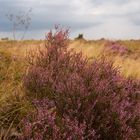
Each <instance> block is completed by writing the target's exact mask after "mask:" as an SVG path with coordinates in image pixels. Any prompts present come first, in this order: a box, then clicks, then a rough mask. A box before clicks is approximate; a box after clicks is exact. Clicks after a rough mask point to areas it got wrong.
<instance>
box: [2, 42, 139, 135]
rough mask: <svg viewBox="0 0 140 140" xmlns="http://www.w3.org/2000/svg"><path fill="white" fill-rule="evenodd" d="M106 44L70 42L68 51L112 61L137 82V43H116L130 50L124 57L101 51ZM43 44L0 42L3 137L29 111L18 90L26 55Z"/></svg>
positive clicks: (22, 91)
mask: <svg viewBox="0 0 140 140" xmlns="http://www.w3.org/2000/svg"><path fill="white" fill-rule="evenodd" d="M108 42H111V41H108V40H97V41H94V40H93V41H86V40H75V41H71V43H70V48H74V49H75V50H76V51H82V52H83V53H84V54H85V55H86V56H88V57H90V58H94V57H98V56H101V55H104V56H105V57H106V58H108V59H112V60H113V62H114V66H119V67H120V72H121V74H122V75H124V76H126V77H134V78H136V79H140V41H136V40H131V41H117V42H118V43H120V44H123V45H124V46H125V47H127V48H128V49H129V50H130V52H131V53H129V54H126V55H120V54H112V53H110V52H108V51H105V49H104V48H105V45H106V44H107V43H108ZM44 44H45V43H44V41H22V42H21V41H20V42H12V41H8V42H4V41H1V42H0V128H2V126H3V124H4V125H6V124H7V125H8V128H9V129H8V130H7V131H6V135H8V133H10V132H11V131H12V130H11V128H14V122H15V121H18V119H19V120H20V118H21V116H23V115H24V114H26V111H28V110H29V109H30V107H31V106H30V103H29V102H28V101H27V100H26V99H25V98H24V89H23V87H22V78H23V75H24V72H25V71H26V68H27V63H26V54H27V53H30V52H31V51H33V50H36V49H37V48H39V47H43V46H44ZM17 112H19V113H17ZM14 114H18V116H17V115H14ZM9 122H10V123H9ZM9 124H10V125H9ZM1 133H4V130H3V132H2V131H1V132H0V135H2V134H1Z"/></svg>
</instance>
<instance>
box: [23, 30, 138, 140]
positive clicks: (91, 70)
mask: <svg viewBox="0 0 140 140" xmlns="http://www.w3.org/2000/svg"><path fill="white" fill-rule="evenodd" d="M46 38H47V41H46V48H45V49H42V50H39V51H38V52H37V53H36V55H32V54H30V55H29V56H28V60H29V67H28V71H27V73H26V74H25V77H24V81H23V82H24V87H25V89H26V91H27V92H28V95H29V96H30V97H33V98H36V100H37V101H39V102H40V101H41V102H40V105H43V106H39V108H37V110H36V112H35V114H34V115H33V116H32V117H31V118H30V119H28V117H27V118H26V119H25V122H24V123H23V139H26V138H27V136H28V138H29V139H31V138H32V139H38V140H43V138H46V139H55V136H56V135H57V136H58V137H57V139H58V140H59V139H70V140H73V139H78V140H81V139H83V140H88V139H93V140H94V139H95V140H96V139H97V140H110V139H111V140H118V139H119V140H133V139H136V138H138V137H139V135H138V128H139V117H140V112H139V100H138V91H140V82H139V81H135V80H132V79H125V78H124V77H122V76H121V75H120V73H119V70H118V69H117V68H115V67H114V66H113V62H111V61H110V60H106V59H105V58H103V57H101V58H98V59H94V60H93V61H92V62H91V61H89V60H88V58H86V57H84V56H83V55H82V53H76V52H75V51H74V50H71V49H69V48H68V42H69V41H68V30H66V31H65V30H62V29H59V28H58V27H57V28H56V32H55V33H53V32H52V31H50V32H49V33H48V34H47V37H46ZM46 98H47V103H45V102H44V99H46ZM31 99H32V98H31ZM48 101H49V103H50V102H51V103H52V104H53V111H52V109H50V108H49V106H48ZM44 106H45V108H44ZM35 108H36V103H35ZM49 119H51V120H49ZM29 120H31V121H29ZM25 124H26V125H25ZM36 128H37V129H36ZM66 128H68V129H66ZM48 131H49V132H48ZM26 134H27V135H26Z"/></svg>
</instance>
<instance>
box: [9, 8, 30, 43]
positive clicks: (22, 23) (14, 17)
mask: <svg viewBox="0 0 140 140" xmlns="http://www.w3.org/2000/svg"><path fill="white" fill-rule="evenodd" d="M31 12H32V9H29V10H28V11H27V13H25V12H18V14H7V15H6V17H7V19H8V20H9V21H10V22H11V24H12V33H13V40H14V41H15V40H16V39H17V38H16V32H17V30H23V34H22V36H21V40H23V39H24V37H25V34H26V32H27V30H28V28H29V26H30V23H31V15H30V14H31Z"/></svg>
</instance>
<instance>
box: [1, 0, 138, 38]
mask: <svg viewBox="0 0 140 140" xmlns="http://www.w3.org/2000/svg"><path fill="white" fill-rule="evenodd" d="M30 8H32V14H31V19H32V21H31V25H30V27H29V29H28V32H27V33H26V38H35V39H36V38H38V39H43V38H44V34H45V32H47V31H48V30H49V29H52V28H53V27H54V25H55V24H60V25H62V26H65V27H70V31H71V33H70V36H71V37H72V38H73V37H75V36H77V34H79V33H83V34H84V36H85V38H87V39H99V38H107V39H140V0H0V37H5V36H11V28H12V24H11V23H10V21H8V19H7V18H6V16H5V15H6V14H9V13H13V14H15V13H16V14H17V13H19V12H24V11H25V12H27V11H28V10H29V9H30ZM17 36H18V34H17Z"/></svg>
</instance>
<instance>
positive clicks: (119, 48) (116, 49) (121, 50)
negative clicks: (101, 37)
mask: <svg viewBox="0 0 140 140" xmlns="http://www.w3.org/2000/svg"><path fill="white" fill-rule="evenodd" d="M106 49H107V51H110V52H112V53H113V54H120V55H125V54H128V53H129V52H130V50H129V49H128V48H127V47H125V46H123V45H120V44H117V43H115V42H113V43H111V44H107V45H106Z"/></svg>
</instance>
